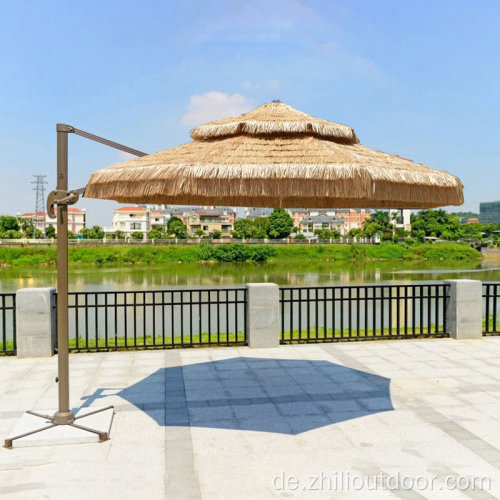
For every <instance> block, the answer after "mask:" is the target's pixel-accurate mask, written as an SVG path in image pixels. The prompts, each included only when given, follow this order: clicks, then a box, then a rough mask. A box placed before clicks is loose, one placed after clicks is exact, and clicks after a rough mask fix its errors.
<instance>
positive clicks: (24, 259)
mask: <svg viewBox="0 0 500 500" xmlns="http://www.w3.org/2000/svg"><path fill="white" fill-rule="evenodd" d="M68 257H69V263H70V264H71V265H79V264H93V265H108V266H128V265H145V264H146V265H147V264H169V263H189V262H204V261H207V262H209V261H212V262H265V261H268V260H271V261H283V262H289V261H290V262H292V261H295V262H302V261H304V260H307V261H354V262H355V261H373V260H414V261H422V260H430V261H433V260H434V261H435V260H448V261H465V260H469V261H478V260H480V259H481V258H482V256H481V253H480V252H478V251H477V250H475V249H474V248H472V247H471V246H470V245H468V244H467V243H455V242H438V243H414V242H411V243H382V244H380V245H356V244H352V245H340V244H337V245H336V244H331V245H319V244H318V245H292V244H284V245H244V244H239V243H236V244H224V245H209V244H206V243H201V244H199V245H193V246H187V245H168V246H142V245H139V246H135V245H134V246H130V247H129V246H111V245H110V246H103V247H77V248H73V247H72V248H70V249H69V255H68ZM55 263H56V249H55V248H53V247H3V248H1V247H0V267H27V266H30V267H36V266H51V265H55Z"/></svg>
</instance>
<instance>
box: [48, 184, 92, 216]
mask: <svg viewBox="0 0 500 500" xmlns="http://www.w3.org/2000/svg"><path fill="white" fill-rule="evenodd" d="M84 192H85V188H80V189H72V190H70V191H66V190H65V189H54V190H53V191H51V192H50V193H49V196H48V197H47V214H48V216H49V217H50V218H52V219H54V218H55V217H56V212H55V205H66V206H67V205H74V204H75V203H76V202H77V201H78V200H79V199H80V195H81V194H83V193H84Z"/></svg>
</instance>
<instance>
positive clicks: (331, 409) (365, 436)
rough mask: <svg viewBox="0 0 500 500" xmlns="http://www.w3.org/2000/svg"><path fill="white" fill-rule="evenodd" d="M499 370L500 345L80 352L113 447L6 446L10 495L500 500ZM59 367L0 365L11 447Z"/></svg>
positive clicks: (76, 362) (76, 373) (85, 390)
mask: <svg viewBox="0 0 500 500" xmlns="http://www.w3.org/2000/svg"><path fill="white" fill-rule="evenodd" d="M499 360H500V338H498V337H496V338H495V337H489V338H484V339H481V340H474V341H460V342H457V341H453V340H449V339H432V340H406V341H388V342H380V341H377V342H359V343H336V344H322V345H320V344H315V345H312V344H309V345H294V346H282V347H279V348H272V349H259V350H250V349H248V348H244V347H243V348H211V349H185V350H175V351H154V352H148V351H136V352H115V353H98V354H75V355H71V356H70V369H71V404H72V406H73V407H74V408H75V409H81V410H82V411H84V410H86V409H87V408H90V409H93V408H98V407H103V406H107V405H115V412H116V414H115V417H114V420H113V425H112V429H111V439H110V440H109V441H107V442H105V443H100V444H98V443H83V444H69V445H52V446H37V447H33V448H19V449H15V448H14V449H13V450H6V449H3V448H2V449H1V450H0V497H1V498H8V499H11V498H12V499H23V500H24V499H28V500H29V499H32V498H33V499H67V498H74V499H80V498H81V499H89V498H90V499H93V498H106V499H108V498H109V499H115V498H116V499H118V498H119V499H129V498H130V499H138V498H141V499H142V498H148V499H157V498H158V499H164V498H169V499H199V498H202V499H214V500H215V499H217V500H221V499H222V500H224V499H228V500H234V499H252V500H253V499H266V498H320V499H323V498H360V499H366V498H374V499H377V498H404V499H414V498H415V499H420V498H436V499H437V498H439V499H443V498H444V499H448V498H451V499H453V498H457V499H458V498H478V499H491V498H500V362H499ZM56 370H57V359H56V358H51V359H16V358H11V357H3V358H0V395H1V396H0V434H1V436H0V437H1V438H2V439H4V438H5V437H7V436H8V435H10V434H11V433H12V430H13V429H14V427H15V426H16V425H17V424H18V422H19V421H20V419H21V418H22V415H23V413H24V411H25V410H27V409H36V408H51V407H52V406H53V404H54V403H55V402H56V401H57V386H56V384H55V383H54V378H55V375H56ZM417 479H418V480H419V481H420V483H415V481H417ZM398 480H399V489H395V488H394V486H397V484H393V483H395V482H396V481H398ZM402 480H403V481H406V482H407V483H405V484H403V483H401V481H402ZM457 480H458V481H462V484H460V485H459V487H457V486H456V485H453V484H452V485H451V486H455V487H454V488H452V487H451V486H449V485H447V484H445V482H446V481H451V482H452V483H453V481H457ZM472 480H474V481H475V483H474V489H473V488H472V484H471V483H472ZM391 481H392V483H391ZM467 481H468V484H466V483H467ZM408 482H413V484H412V486H413V488H411V489H408V488H407V486H408ZM422 486H425V488H423V487H422ZM464 486H468V488H465V489H464Z"/></svg>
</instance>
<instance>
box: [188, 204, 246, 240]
mask: <svg viewBox="0 0 500 500" xmlns="http://www.w3.org/2000/svg"><path fill="white" fill-rule="evenodd" d="M184 220H185V224H186V227H187V232H188V234H189V235H194V234H195V233H196V232H197V231H200V230H201V231H203V233H204V234H205V235H211V234H212V233H213V232H214V231H220V232H221V235H222V238H230V237H231V231H232V229H233V226H234V222H235V220H236V210H234V209H232V208H211V209H201V210H192V211H190V212H186V213H185V214H184Z"/></svg>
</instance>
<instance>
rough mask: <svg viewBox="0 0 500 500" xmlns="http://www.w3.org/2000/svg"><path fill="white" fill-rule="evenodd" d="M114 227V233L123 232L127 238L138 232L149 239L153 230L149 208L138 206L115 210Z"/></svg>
mask: <svg viewBox="0 0 500 500" xmlns="http://www.w3.org/2000/svg"><path fill="white" fill-rule="evenodd" d="M112 225H113V227H112V232H116V231H122V232H123V233H124V235H125V238H130V236H131V235H132V233H137V232H140V233H142V234H143V236H144V237H147V234H148V232H149V231H150V230H151V218H150V211H149V209H148V208H142V207H137V206H132V207H120V208H117V209H115V210H113V222H112ZM106 232H108V231H106Z"/></svg>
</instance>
